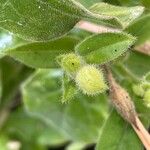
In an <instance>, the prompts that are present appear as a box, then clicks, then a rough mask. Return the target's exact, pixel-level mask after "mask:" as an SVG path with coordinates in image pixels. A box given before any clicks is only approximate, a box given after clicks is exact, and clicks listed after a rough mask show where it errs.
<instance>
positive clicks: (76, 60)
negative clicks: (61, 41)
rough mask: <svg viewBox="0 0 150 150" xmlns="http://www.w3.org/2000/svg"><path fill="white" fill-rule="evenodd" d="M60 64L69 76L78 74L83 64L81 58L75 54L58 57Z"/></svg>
mask: <svg viewBox="0 0 150 150" xmlns="http://www.w3.org/2000/svg"><path fill="white" fill-rule="evenodd" d="M58 62H59V64H60V65H61V67H62V68H63V69H64V71H66V72H67V73H69V74H74V73H76V72H77V71H78V70H79V68H80V67H81V66H82V64H83V61H82V59H81V57H80V56H78V55H76V54H74V53H70V54H66V55H61V56H60V57H58Z"/></svg>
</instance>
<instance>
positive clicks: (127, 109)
mask: <svg viewBox="0 0 150 150" xmlns="http://www.w3.org/2000/svg"><path fill="white" fill-rule="evenodd" d="M105 71H106V73H107V76H108V81H109V86H110V95H111V102H112V103H113V105H114V106H115V108H116V110H117V111H118V112H119V113H120V115H121V116H122V117H123V118H124V119H125V120H127V121H128V122H129V123H130V124H131V125H132V127H133V129H134V130H135V132H136V134H137V135H138V137H139V138H140V140H141V142H142V143H143V145H144V146H145V148H146V149H147V150H150V135H149V133H148V132H147V130H146V129H145V127H144V126H143V124H142V123H141V121H140V119H139V118H138V115H137V113H136V111H135V109H134V104H133V102H132V101H131V98H130V96H129V94H128V93H127V91H126V90H124V89H123V88H122V87H121V86H120V85H119V84H117V83H116V81H115V79H114V78H113V75H112V73H111V71H110V69H109V68H108V67H107V66H105Z"/></svg>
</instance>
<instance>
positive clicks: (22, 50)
mask: <svg viewBox="0 0 150 150" xmlns="http://www.w3.org/2000/svg"><path fill="white" fill-rule="evenodd" d="M77 42H78V39H76V38H73V37H63V38H60V39H58V40H54V41H50V42H45V43H41V42H34V43H29V44H25V45H22V46H19V47H16V48H14V49H8V50H4V51H2V52H3V54H5V55H8V56H11V57H13V58H14V59H16V60H18V61H20V62H22V63H24V64H26V65H28V66H31V67H33V68H51V67H57V63H56V60H55V59H56V56H58V55H60V54H64V53H67V52H71V51H73V50H74V46H75V45H76V44H77Z"/></svg>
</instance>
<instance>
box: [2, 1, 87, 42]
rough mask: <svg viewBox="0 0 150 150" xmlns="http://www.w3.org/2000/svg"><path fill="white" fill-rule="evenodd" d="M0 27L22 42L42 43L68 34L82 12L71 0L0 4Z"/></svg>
mask: <svg viewBox="0 0 150 150" xmlns="http://www.w3.org/2000/svg"><path fill="white" fill-rule="evenodd" d="M0 9H1V12H0V26H1V27H2V28H4V29H6V30H8V31H10V32H13V33H14V34H17V35H18V36H20V37H22V38H24V39H26V40H34V41H45V40H50V39H52V38H56V37H59V36H61V35H63V34H65V33H66V32H68V31H69V30H70V29H71V28H72V27H73V26H74V25H75V24H76V23H77V22H78V21H79V20H80V17H81V15H82V14H84V13H85V10H84V9H82V8H80V7H79V6H78V5H77V4H76V3H75V2H73V1H71V0H65V1H58V0H53V1H36V0H24V1H22V0H18V1H15V0H12V1H7V0H1V1H0Z"/></svg>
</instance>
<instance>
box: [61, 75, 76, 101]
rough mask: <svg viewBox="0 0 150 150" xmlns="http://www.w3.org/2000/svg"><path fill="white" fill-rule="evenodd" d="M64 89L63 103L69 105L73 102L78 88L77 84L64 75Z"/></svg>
mask: <svg viewBox="0 0 150 150" xmlns="http://www.w3.org/2000/svg"><path fill="white" fill-rule="evenodd" d="M62 89H63V96H62V100H61V101H62V103H67V102H69V101H70V100H72V99H73V98H74V96H75V94H76V93H77V88H76V86H75V83H74V82H73V81H72V80H71V79H69V77H67V75H65V74H64V75H63V81H62Z"/></svg>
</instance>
